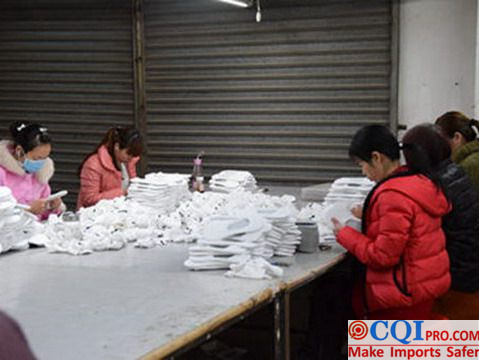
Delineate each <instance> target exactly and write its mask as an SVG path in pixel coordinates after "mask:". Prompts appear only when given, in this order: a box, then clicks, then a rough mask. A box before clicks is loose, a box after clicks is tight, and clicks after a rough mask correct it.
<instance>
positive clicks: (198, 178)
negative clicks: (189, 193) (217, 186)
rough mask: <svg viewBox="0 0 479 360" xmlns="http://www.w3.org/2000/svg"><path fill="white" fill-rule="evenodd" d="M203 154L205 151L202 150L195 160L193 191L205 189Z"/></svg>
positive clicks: (192, 176) (192, 177)
mask: <svg viewBox="0 0 479 360" xmlns="http://www.w3.org/2000/svg"><path fill="white" fill-rule="evenodd" d="M203 155H204V152H203V151H201V152H200V153H199V154H198V155H197V156H196V158H195V159H194V160H193V174H192V175H191V179H192V188H193V191H199V192H204V191H205V184H204V177H203Z"/></svg>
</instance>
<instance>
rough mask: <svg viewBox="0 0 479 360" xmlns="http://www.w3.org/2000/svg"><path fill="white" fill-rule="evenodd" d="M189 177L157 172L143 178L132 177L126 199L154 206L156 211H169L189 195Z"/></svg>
mask: <svg viewBox="0 0 479 360" xmlns="http://www.w3.org/2000/svg"><path fill="white" fill-rule="evenodd" d="M189 177H190V176H189V175H183V174H168V173H162V172H159V173H150V174H147V175H146V176H145V178H133V179H131V182H130V186H129V188H128V199H131V200H134V201H135V202H137V203H139V204H142V205H145V206H148V207H151V208H155V210H156V211H158V212H161V213H164V214H166V213H170V212H171V211H173V210H175V208H176V206H177V205H178V204H179V203H180V202H181V201H183V200H184V199H187V198H188V197H189V196H190V192H189V191H188V180H189Z"/></svg>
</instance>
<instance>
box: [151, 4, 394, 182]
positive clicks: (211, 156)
mask: <svg viewBox="0 0 479 360" xmlns="http://www.w3.org/2000/svg"><path fill="white" fill-rule="evenodd" d="M261 3H262V6H263V21H262V22H261V23H256V22H255V10H254V9H242V8H238V7H235V6H231V5H228V4H224V3H220V2H217V1H214V0H183V1H176V0H145V33H146V42H145V44H146V45H145V46H146V48H145V52H146V94H147V119H148V134H149V155H150V157H149V164H150V168H154V169H155V170H156V169H162V170H164V171H180V172H189V171H190V168H191V160H192V157H193V156H194V155H195V153H197V152H198V151H200V150H204V151H205V152H206V157H205V167H206V173H207V175H208V174H209V175H211V174H212V173H214V172H217V171H219V170H221V169H226V168H238V169H246V170H251V171H252V172H253V173H254V174H255V175H256V176H257V178H259V179H260V180H261V181H263V182H266V183H282V184H311V183H318V182H322V181H328V180H331V179H332V178H335V177H337V176H345V175H350V174H357V169H356V168H355V166H354V165H353V164H352V163H351V162H350V160H349V159H348V157H347V147H348V144H349V141H350V138H351V136H352V134H353V133H354V132H355V131H356V130H357V129H358V128H359V127H360V126H362V125H365V124H385V125H388V124H389V125H392V124H393V121H394V119H393V118H394V116H393V115H392V113H393V109H392V108H391V107H394V99H393V97H392V95H391V94H392V93H393V92H394V91H395V90H394V85H392V83H391V77H392V73H393V66H392V61H391V59H392V57H393V54H394V51H393V49H392V47H393V41H392V30H391V29H392V4H391V2H390V1H385V0H383V1H379V0H375V1H373V0H371V1H324V0H316V1H312V0H310V1H308V0H262V1H261ZM391 104H393V106H391Z"/></svg>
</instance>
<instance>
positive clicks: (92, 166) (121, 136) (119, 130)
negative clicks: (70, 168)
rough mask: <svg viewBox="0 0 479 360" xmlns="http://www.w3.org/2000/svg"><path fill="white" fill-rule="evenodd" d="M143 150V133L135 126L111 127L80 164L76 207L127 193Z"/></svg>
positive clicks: (93, 203)
mask: <svg viewBox="0 0 479 360" xmlns="http://www.w3.org/2000/svg"><path fill="white" fill-rule="evenodd" d="M142 152H143V140H142V138H141V135H140V133H139V132H138V131H137V130H135V129H134V128H132V127H116V128H111V129H110V130H108V132H107V133H106V135H105V137H104V138H103V140H102V141H101V143H100V144H99V145H98V147H97V148H96V149H95V151H93V152H92V153H91V154H89V155H88V156H87V157H86V158H85V160H83V163H82V164H81V166H80V193H79V194H78V203H77V207H78V208H81V207H87V206H92V205H95V204H96V203H97V202H99V201H100V200H103V199H113V198H116V197H118V196H122V195H126V193H127V189H128V184H129V180H130V179H131V178H134V177H136V163H137V162H138V160H139V156H140V155H141V153H142Z"/></svg>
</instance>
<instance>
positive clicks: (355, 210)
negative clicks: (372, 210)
mask: <svg viewBox="0 0 479 360" xmlns="http://www.w3.org/2000/svg"><path fill="white" fill-rule="evenodd" d="M351 214H353V216H354V217H355V218H358V219H362V218H363V206H362V205H360V204H357V205H354V206H353V207H352V208H351Z"/></svg>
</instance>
